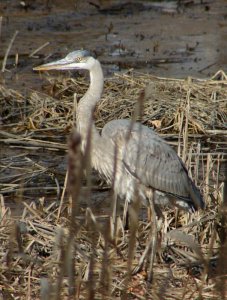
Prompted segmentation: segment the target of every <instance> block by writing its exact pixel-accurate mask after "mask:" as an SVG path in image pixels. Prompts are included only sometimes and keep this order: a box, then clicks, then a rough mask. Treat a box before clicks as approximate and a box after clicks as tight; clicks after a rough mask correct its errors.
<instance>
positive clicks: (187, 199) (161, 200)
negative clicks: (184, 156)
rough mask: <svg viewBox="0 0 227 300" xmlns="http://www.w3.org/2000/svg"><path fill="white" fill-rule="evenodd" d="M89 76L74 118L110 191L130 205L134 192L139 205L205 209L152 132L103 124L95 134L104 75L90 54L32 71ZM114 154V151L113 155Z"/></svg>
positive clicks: (175, 160)
mask: <svg viewBox="0 0 227 300" xmlns="http://www.w3.org/2000/svg"><path fill="white" fill-rule="evenodd" d="M74 69H85V70H88V71H89V72H90V86H89V89H88V91H87V92H86V93H85V95H84V96H83V98H82V99H81V100H80V101H79V104H78V107H77V112H76V117H77V119H76V124H77V130H78V131H79V133H80V134H81V137H82V150H84V149H85V146H86V143H87V138H88V133H89V131H90V128H91V163H92V166H93V167H94V168H95V169H96V170H97V171H98V172H99V173H100V174H102V175H104V177H105V178H106V180H107V181H108V182H109V183H112V182H113V179H114V187H113V188H114V191H115V194H116V195H118V196H119V197H120V198H124V199H125V200H126V201H128V202H130V201H131V200H132V199H133V197H134V194H135V190H136V191H137V192H138V195H139V197H140V198H141V199H142V200H146V199H147V198H149V197H150V195H151V191H154V192H153V194H152V195H153V196H152V197H153V201H154V204H155V205H160V204H161V205H165V204H175V205H177V206H179V207H181V208H184V209H186V210H190V211H191V210H192V211H194V210H197V209H198V208H199V207H201V208H203V207H204V201H203V198H202V196H201V194H200V191H199V189H198V188H197V187H196V186H195V184H194V183H193V181H192V180H191V178H190V177H189V175H188V172H187V170H186V168H185V166H184V164H183V162H182V161H181V159H180V158H179V157H178V155H177V154H176V152H175V151H174V150H173V149H172V148H171V147H170V146H169V145H168V144H167V143H166V142H165V141H164V140H163V139H162V138H161V137H160V136H158V135H157V134H156V133H155V132H154V131H153V130H152V129H150V128H148V127H146V126H143V125H141V124H140V123H132V122H131V121H130V120H113V121H110V122H109V123H107V124H106V125H105V126H104V128H103V130H102V133H101V135H100V134H99V132H98V131H97V129H96V127H95V125H94V120H93V111H94V108H95V106H96V104H97V102H98V101H99V100H100V98H101V95H102V91H103V82H104V79H103V72H102V68H101V65H100V63H99V61H98V60H97V59H95V58H94V57H92V56H91V55H90V54H89V52H88V51H85V50H78V51H74V52H71V53H69V54H68V55H67V56H66V57H65V58H63V59H60V60H57V61H55V62H51V63H47V64H44V65H41V66H38V67H36V68H34V70H74ZM116 150H117V151H116Z"/></svg>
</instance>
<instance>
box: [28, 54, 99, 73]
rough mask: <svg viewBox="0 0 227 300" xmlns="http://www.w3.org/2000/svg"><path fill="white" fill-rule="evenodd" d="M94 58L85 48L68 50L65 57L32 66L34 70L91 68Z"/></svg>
mask: <svg viewBox="0 0 227 300" xmlns="http://www.w3.org/2000/svg"><path fill="white" fill-rule="evenodd" d="M94 63H95V59H94V58H93V57H92V56H91V55H90V53H89V52H88V51H86V50H77V51H73V52H70V53H69V54H68V55H67V56H66V57H65V58H63V59H59V60H57V61H54V62H51V63H48V64H45V65H41V66H38V67H35V68H33V70H35V71H48V70H75V69H84V70H91V69H92V67H93V65H94Z"/></svg>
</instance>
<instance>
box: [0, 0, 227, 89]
mask: <svg viewBox="0 0 227 300" xmlns="http://www.w3.org/2000/svg"><path fill="white" fill-rule="evenodd" d="M0 16H1V19H0V45H1V47H0V61H2V63H3V59H4V57H5V54H6V51H7V48H8V46H9V44H10V41H11V40H12V38H13V36H14V35H15V34H16V37H15V39H14V40H13V43H12V46H11V47H10V51H9V55H8V57H7V60H6V66H5V68H6V70H5V72H4V73H1V75H0V80H1V81H0V82H2V83H4V84H6V85H7V86H8V87H10V88H14V87H17V88H20V89H24V90H26V89H32V88H40V84H41V81H40V80H38V79H37V74H36V73H34V72H33V71H32V67H33V66H35V65H38V64H40V63H42V62H44V61H48V60H52V59H54V58H58V57H62V56H64V55H66V54H67V53H68V52H70V51H72V50H75V49H81V48H84V49H88V50H90V51H92V52H94V53H95V54H96V55H97V56H98V58H99V59H100V60H101V62H102V64H103V65H104V68H105V73H106V75H107V76H108V75H110V74H112V73H113V72H119V71H125V70H128V69H131V68H133V69H136V70H139V71H141V72H148V73H150V74H153V75H157V76H162V77H177V78H182V77H188V76H196V77H200V78H204V77H209V76H211V75H213V74H214V73H215V72H217V71H218V70H220V69H223V70H226V68H227V52H226V48H227V3H226V1H224V0H220V1H209V0H208V1H200V0H194V1H188V0H185V1H178V2H172V1H170V2H153V1H101V0H100V1H98V0H93V1H89V2H88V1H67V2H66V3H62V1H59V0H52V1H48V0H46V1H44V0H42V1H41V0H39V1H13V0H10V1H7V0H2V1H1V3H0ZM40 47H41V49H40V50H38V49H39V48H40Z"/></svg>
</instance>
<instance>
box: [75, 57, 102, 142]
mask: <svg viewBox="0 0 227 300" xmlns="http://www.w3.org/2000/svg"><path fill="white" fill-rule="evenodd" d="M102 91H103V72H102V68H101V65H100V63H99V61H97V60H96V61H95V64H94V66H93V68H92V69H91V70H90V86H89V88H88V91H87V92H86V94H85V95H84V96H83V98H82V99H81V100H80V102H79V105H78V108H77V116H76V117H77V118H76V121H77V130H78V131H79V132H80V134H81V136H82V140H83V144H84V145H85V144H86V140H87V137H88V133H89V129H90V128H91V129H92V130H91V137H92V140H96V141H97V139H99V138H100V135H99V133H98V131H97V129H96V128H95V126H94V120H93V112H94V109H95V106H96V103H97V102H98V101H99V100H100V98H101V95H102ZM83 148H84V147H83Z"/></svg>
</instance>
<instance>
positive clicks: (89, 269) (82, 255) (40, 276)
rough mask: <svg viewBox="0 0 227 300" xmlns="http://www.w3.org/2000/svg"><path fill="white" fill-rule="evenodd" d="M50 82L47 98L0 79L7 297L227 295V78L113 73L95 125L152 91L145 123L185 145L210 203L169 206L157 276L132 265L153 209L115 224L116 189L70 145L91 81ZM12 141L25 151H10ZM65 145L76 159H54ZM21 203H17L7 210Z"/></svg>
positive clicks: (0, 212)
mask: <svg viewBox="0 0 227 300" xmlns="http://www.w3.org/2000/svg"><path fill="white" fill-rule="evenodd" d="M217 76H218V75H217ZM48 80H49V83H48V84H47V86H46V87H45V91H46V92H48V94H49V96H47V95H46V94H40V93H36V92H33V93H31V95H30V96H29V97H27V98H25V96H23V95H21V94H20V93H18V92H17V91H13V90H9V89H6V88H5V87H4V86H0V102H1V107H2V112H1V122H2V130H1V131H0V136H1V144H2V145H3V146H4V149H7V151H6V152H5V153H2V154H1V156H2V157H1V194H2V195H1V199H0V200H1V201H0V222H1V226H0V243H1V252H0V259H1V266H0V286H1V289H0V294H1V295H2V297H3V299H71V298H72V299H115V298H116V299H117V298H122V299H179V300H180V299H224V297H226V293H227V291H226V285H225V283H226V261H227V259H226V253H227V251H226V245H227V239H226V219H225V214H226V203H223V199H224V197H223V194H222V193H223V191H224V183H225V184H226V178H225V177H224V175H225V173H224V171H223V166H224V163H226V143H227V141H226V130H227V128H226V124H227V122H226V115H227V89H226V86H227V81H226V78H224V79H223V80H215V78H214V79H212V80H206V81H204V80H197V79H192V78H189V79H187V80H176V79H166V78H156V77H152V76H149V75H142V74H136V73H135V74H132V73H128V74H124V75H116V76H115V77H114V78H111V79H107V80H106V82H105V92H104V95H103V98H102V101H101V102H100V103H99V105H98V106H97V109H96V112H95V116H96V124H97V126H98V127H99V128H102V127H103V125H104V124H105V123H106V122H108V121H109V120H111V119H117V118H130V117H131V116H132V114H133V111H134V109H135V105H136V102H137V99H138V96H139V95H140V93H141V91H142V90H143V91H144V94H145V99H146V100H145V103H144V112H143V117H142V118H141V121H142V122H143V123H144V124H146V125H148V126H153V127H155V129H156V130H157V131H158V132H159V133H160V134H162V135H163V136H164V137H165V138H166V139H167V141H168V142H169V143H171V144H172V145H173V146H174V147H176V149H177V150H178V153H179V155H181V157H183V158H184V161H185V163H186V165H187V167H188V168H189V172H190V174H191V175H192V177H193V178H194V180H195V181H196V182H197V184H198V185H199V186H200V188H201V190H202V191H203V194H204V197H205V201H206V209H205V211H204V212H197V213H195V214H193V215H188V214H186V213H183V212H177V211H176V210H174V209H167V208H166V209H165V210H163V216H164V224H163V226H162V228H161V229H160V230H159V232H158V237H159V239H158V253H157V255H156V260H155V263H154V277H153V281H152V283H151V284H150V283H148V282H147V281H146V272H145V271H146V270H145V269H142V270H141V271H140V272H139V273H137V274H135V275H132V274H131V271H132V269H133V268H134V267H136V266H137V264H138V262H139V260H140V258H141V255H142V253H143V251H144V249H145V248H146V245H147V238H148V237H149V233H150V231H151V226H150V223H149V222H147V220H146V218H144V216H143V214H144V208H140V209H139V208H138V207H132V213H131V227H130V228H129V230H128V231H125V230H124V229H123V226H122V214H121V210H120V211H119V212H118V216H117V219H116V229H115V230H114V231H113V230H112V228H111V226H112V221H111V215H112V214H111V211H110V206H111V205H110V203H108V202H109V201H110V199H111V195H110V194H109V193H108V192H107V193H106V191H105V190H106V187H105V186H104V187H103V186H102V185H100V184H101V183H100V182H99V181H97V179H96V174H90V168H89V165H87V158H86V159H82V158H81V157H80V152H78V146H79V143H80V140H79V138H78V136H77V135H75V134H74V135H72V136H71V137H70V138H69V144H68V147H67V146H66V145H65V144H66V141H65V136H66V135H67V134H68V133H69V132H70V131H71V128H72V126H73V122H74V117H73V114H74V108H73V93H74V92H76V93H77V96H78V98H80V96H81V95H83V94H84V92H85V90H86V88H87V83H85V81H84V79H83V78H77V79H70V78H68V79H64V80H63V79H62V78H59V77H58V78H48ZM149 85H150V87H147V86H149ZM145 87H146V88H145ZM144 88H145V90H144ZM151 91H152V92H151ZM13 147H17V148H18V147H19V148H20V152H19V153H14V154H13V155H12V153H13V150H14V148H13ZM44 148H45V151H43V149H44ZM67 148H68V150H69V151H68V167H67V165H66V163H65V164H63V165H60V167H58V166H57V165H56V164H53V165H50V163H53V161H52V160H51V157H53V160H54V159H55V160H57V164H58V163H60V161H61V162H62V161H63V157H64V155H65V153H64V150H65V149H67ZM88 150H89V149H88ZM34 152H36V154H37V157H36V156H35V155H34ZM45 152H47V155H46V156H45ZM50 154H51V155H50ZM42 155H44V156H45V159H46V158H47V157H48V159H49V160H47V161H45V160H42ZM86 155H89V151H88V153H87V154H86ZM49 156H50V157H49ZM62 168H63V170H62ZM66 168H68V170H69V172H68V173H66ZM85 170H86V173H87V174H88V178H89V180H87V181H86V182H84V178H83V176H82V174H83V172H84V171H85ZM89 174H90V175H89ZM66 182H68V187H66ZM36 189H38V191H39V193H37V192H36ZM97 190H98V193H99V194H101V193H102V194H103V195H104V198H105V199H106V201H107V206H109V209H107V210H105V211H103V208H102V206H103V202H102V201H101V202H100V203H101V205H100V204H98V202H97V199H95V201H96V202H95V204H94V202H93V201H94V200H93V194H95V193H96V192H97ZM103 190H104V191H103ZM53 192H54V193H55V194H54V196H53ZM50 199H53V200H54V201H50ZM60 199H61V202H60V203H61V205H60V207H59V201H60ZM12 200H14V201H16V203H17V207H16V208H15V209H12V208H10V205H9V201H12ZM85 203H86V204H85ZM98 205H99V209H100V211H101V212H100V211H99V209H97V206H98ZM133 212H136V214H134V213H133ZM113 232H114V234H113ZM146 263H147V262H146ZM145 268H146V264H145ZM223 268H224V269H223Z"/></svg>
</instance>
